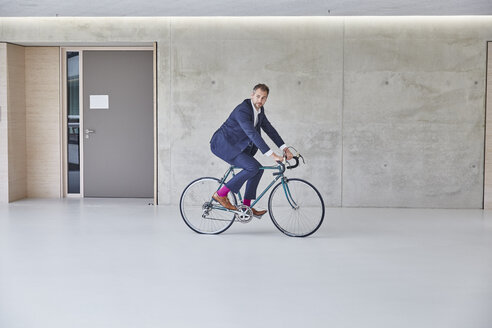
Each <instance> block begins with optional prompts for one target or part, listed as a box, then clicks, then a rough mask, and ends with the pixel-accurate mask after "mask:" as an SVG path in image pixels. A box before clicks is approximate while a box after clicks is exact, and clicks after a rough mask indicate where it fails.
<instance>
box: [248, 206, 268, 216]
mask: <svg viewBox="0 0 492 328" xmlns="http://www.w3.org/2000/svg"><path fill="white" fill-rule="evenodd" d="M251 211H252V212H253V215H254V216H256V217H257V218H261V217H262V216H263V214H265V213H266V212H267V210H259V211H257V210H255V209H254V208H251Z"/></svg>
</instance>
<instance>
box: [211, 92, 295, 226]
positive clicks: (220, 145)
mask: <svg viewBox="0 0 492 328" xmlns="http://www.w3.org/2000/svg"><path fill="white" fill-rule="evenodd" d="M269 92H270V90H269V88H268V86H266V85H265V84H258V85H256V86H255V87H254V88H253V94H252V95H251V98H250V99H246V100H244V101H243V102H242V103H241V104H239V105H238V106H237V107H236V108H235V109H234V110H233V111H232V113H231V115H229V118H228V119H227V120H226V121H225V122H224V124H222V126H221V127H220V128H219V129H218V130H217V131H215V133H214V135H213V136H212V140H210V148H211V150H212V152H213V153H214V154H215V155H217V156H218V157H220V158H221V159H223V160H224V161H226V162H227V163H229V164H231V165H234V166H237V167H240V168H242V169H243V170H242V171H241V172H239V173H238V174H237V175H236V176H235V177H233V178H232V179H231V180H229V181H228V182H227V183H226V184H225V185H224V186H223V187H222V188H221V189H220V190H218V191H217V192H216V193H215V194H214V195H213V199H215V200H216V201H217V202H219V203H220V204H221V205H222V206H224V207H225V208H227V209H230V210H236V207H235V206H234V205H232V204H231V203H230V201H229V199H228V198H227V194H228V193H229V191H232V192H234V193H237V192H239V189H241V187H242V185H243V184H244V183H245V182H246V181H247V184H246V191H245V193H244V201H243V204H244V205H247V206H250V205H251V200H253V199H256V189H257V187H258V183H259V182H260V179H261V176H262V174H263V170H260V167H261V164H260V163H259V162H258V161H257V160H256V159H255V158H254V155H255V154H256V152H257V151H258V149H260V151H261V152H262V153H263V154H264V155H266V156H269V157H271V158H272V159H273V160H275V161H282V160H283V157H282V156H279V155H277V154H276V153H274V152H273V151H272V150H271V149H270V147H268V145H267V144H266V143H265V141H264V140H263V138H262V137H261V130H263V131H265V133H266V134H267V135H268V136H269V137H270V139H272V141H273V142H274V143H275V144H276V145H277V146H278V147H279V148H280V149H281V150H283V152H284V154H285V156H286V157H287V159H291V158H292V157H293V155H292V153H291V152H290V150H289V149H288V148H287V146H286V145H285V143H284V141H283V140H282V138H281V137H280V135H279V134H278V132H277V130H275V128H274V127H273V126H272V125H271V124H270V122H269V121H268V119H267V117H266V115H265V108H263V105H264V104H265V102H266V100H267V98H268V94H269ZM251 210H252V212H253V215H254V216H256V217H261V216H262V215H263V214H265V213H266V210H256V209H254V208H252V209H251Z"/></svg>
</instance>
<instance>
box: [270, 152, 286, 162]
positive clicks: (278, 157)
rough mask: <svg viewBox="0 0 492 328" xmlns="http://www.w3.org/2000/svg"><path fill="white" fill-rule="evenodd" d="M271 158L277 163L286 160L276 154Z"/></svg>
mask: <svg viewBox="0 0 492 328" xmlns="http://www.w3.org/2000/svg"><path fill="white" fill-rule="evenodd" d="M270 157H272V158H273V160H274V161H275V162H283V161H284V158H283V157H282V156H278V155H277V154H275V153H273V154H271V155H270Z"/></svg>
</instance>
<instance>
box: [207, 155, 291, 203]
mask: <svg viewBox="0 0 492 328" xmlns="http://www.w3.org/2000/svg"><path fill="white" fill-rule="evenodd" d="M237 169H242V168H240V167H237V166H233V165H231V166H230V167H229V169H228V170H227V171H226V173H225V174H224V176H223V177H222V179H220V184H219V187H218V188H217V190H219V189H220V188H222V186H223V185H224V183H225V182H226V181H227V178H228V177H229V175H230V174H231V173H232V176H233V177H234V176H235V175H236V174H235V172H234V170H237ZM260 170H278V171H279V173H278V175H276V177H275V178H273V180H272V182H270V184H269V185H268V186H267V187H266V188H265V189H264V190H263V191H262V192H261V194H260V195H259V196H258V197H257V198H256V199H255V201H254V202H253V203H252V204H251V205H250V207H253V206H254V205H255V204H256V203H257V202H258V201H259V200H260V199H261V198H262V197H263V196H264V195H265V194H266V193H267V192H268V190H270V188H271V187H272V186H273V185H274V184H275V183H276V182H277V181H278V180H279V179H281V182H282V187H283V189H284V192H285V197H286V198H287V201H288V202H289V204H290V206H292V208H294V209H297V208H298V206H297V204H296V202H295V201H294V199H293V198H292V195H291V193H290V190H289V186H288V185H287V183H286V177H285V176H284V173H283V172H282V166H281V165H276V166H262V167H260ZM237 195H238V197H239V201H240V202H242V201H243V198H242V196H241V192H240V191H239V192H238V193H237ZM213 207H214V208H216V209H220V210H224V211H228V212H234V211H231V210H228V209H226V208H224V207H222V206H220V205H218V206H213Z"/></svg>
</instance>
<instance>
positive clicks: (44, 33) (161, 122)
mask: <svg viewBox="0 0 492 328" xmlns="http://www.w3.org/2000/svg"><path fill="white" fill-rule="evenodd" d="M489 40H492V17H457V18H453V17H444V18H435V17H427V18H419V17H408V18H402V17H394V18H387V17H386V18H384V17H380V18H374V17H366V18H356V17H354V18H343V17H339V18H98V19H96V18H35V19H33V18H0V41H8V42H14V43H37V44H43V43H50V44H61V43H72V44H73V43H77V44H111V43H120V44H121V43H124V44H129V43H134V42H153V41H157V42H158V143H159V150H158V152H159V158H158V163H159V167H158V169H159V178H158V188H159V202H160V203H161V204H165V203H177V202H178V200H179V195H180V192H181V190H182V189H183V188H184V187H185V185H186V184H187V182H188V181H190V180H192V179H193V178H196V177H199V176H203V175H220V174H221V173H222V172H223V171H224V170H225V169H226V165H225V164H224V163H222V162H221V160H219V159H217V158H215V157H214V156H213V155H212V154H211V153H210V151H209V146H208V141H209V139H210V136H211V135H212V133H213V132H214V130H215V129H216V128H217V127H218V126H219V125H220V124H221V123H222V122H223V121H224V120H225V119H226V118H227V116H228V114H229V112H230V111H231V110H232V109H233V108H234V107H235V106H236V105H237V104H238V103H239V102H240V101H242V100H243V99H244V98H247V97H249V95H250V92H251V87H252V86H253V85H254V84H255V83H257V82H264V83H267V84H268V85H270V87H271V94H270V97H269V100H268V102H267V104H266V110H267V114H268V116H269V118H270V120H271V121H272V122H273V123H274V125H275V127H276V128H277V129H278V130H279V132H280V133H281V135H282V136H283V137H284V139H285V140H286V141H287V143H289V144H292V145H294V146H295V147H296V148H298V150H299V151H300V152H301V153H302V154H303V155H304V156H305V158H306V160H307V165H305V166H303V167H302V168H300V169H299V170H296V171H295V172H293V173H291V174H290V176H300V177H304V178H307V179H309V180H311V181H312V182H314V183H315V185H317V186H318V188H319V189H320V191H321V192H322V194H323V196H324V198H325V203H326V204H327V205H328V206H399V207H400V206H401V207H445V208H480V207H481V206H482V200H483V160H484V159H483V148H484V112H485V106H484V103H485V76H486V74H485V72H486V58H485V57H486V42H487V41H489ZM257 157H258V158H259V159H260V161H262V162H263V163H265V164H268V163H270V160H269V159H268V158H263V157H262V156H261V155H257ZM267 177H268V175H265V176H264V180H267V179H266V178H267ZM264 205H265V202H263V206H264Z"/></svg>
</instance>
